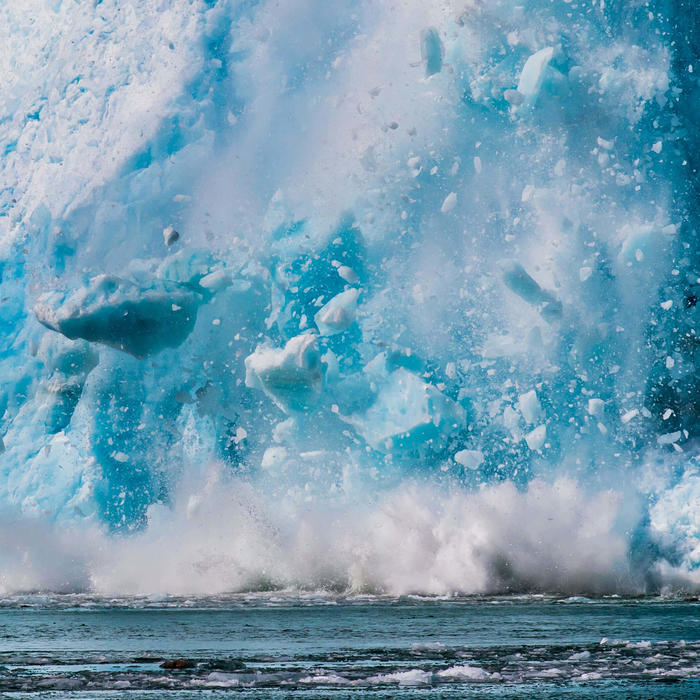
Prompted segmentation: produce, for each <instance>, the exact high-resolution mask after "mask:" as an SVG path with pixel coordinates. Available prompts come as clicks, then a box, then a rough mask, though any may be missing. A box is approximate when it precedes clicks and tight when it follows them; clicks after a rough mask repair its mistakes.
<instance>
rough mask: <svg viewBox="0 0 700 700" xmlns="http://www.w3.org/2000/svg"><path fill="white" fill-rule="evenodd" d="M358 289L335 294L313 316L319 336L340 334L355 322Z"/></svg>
mask: <svg viewBox="0 0 700 700" xmlns="http://www.w3.org/2000/svg"><path fill="white" fill-rule="evenodd" d="M359 296H360V290H359V289H347V290H346V291H344V292H341V293H340V294H336V295H335V296H334V297H333V298H332V299H331V300H330V301H329V302H328V303H327V304H325V305H324V306H323V307H321V309H319V311H318V313H317V314H316V315H315V316H314V321H315V322H316V327H317V328H318V332H319V333H320V334H321V335H335V334H336V333H342V332H343V331H344V330H345V329H347V328H348V327H349V326H351V325H352V324H353V323H354V321H355V311H356V310H357V298H358V297H359Z"/></svg>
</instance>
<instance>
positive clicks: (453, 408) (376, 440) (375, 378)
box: [341, 355, 466, 452]
mask: <svg viewBox="0 0 700 700" xmlns="http://www.w3.org/2000/svg"><path fill="white" fill-rule="evenodd" d="M365 373H368V374H369V376H370V377H371V379H372V389H374V390H375V392H376V393H375V398H374V400H373V401H372V403H371V405H369V406H368V407H367V408H366V409H365V410H363V411H357V412H355V413H352V414H350V415H345V416H341V418H342V419H343V420H345V421H346V422H348V423H350V424H351V425H352V426H353V427H354V428H355V430H356V431H357V432H358V433H359V434H360V435H361V436H362V437H363V438H364V440H365V441H366V442H367V444H368V445H370V446H371V447H373V448H374V449H376V450H378V451H380V452H392V451H413V450H415V451H419V452H420V451H426V450H427V451H436V450H439V449H440V448H442V447H443V446H444V444H445V441H446V439H447V438H448V437H449V436H450V435H451V434H453V433H455V432H458V431H459V430H460V429H461V428H463V427H464V422H465V417H466V414H465V411H464V409H463V408H462V407H461V406H460V405H459V404H457V403H455V402H454V401H452V400H451V399H450V398H448V397H447V396H445V395H444V394H443V393H441V392H440V391H439V390H438V389H437V388H436V387H435V386H433V385H432V384H427V383H426V382H424V381H423V380H422V379H421V378H420V377H418V376H416V375H415V374H413V373H412V372H410V371H408V370H407V369H404V368H403V367H399V368H397V369H393V370H392V369H391V367H390V366H389V365H388V363H387V362H386V358H385V357H384V356H383V355H380V356H379V357H378V358H376V359H375V360H374V361H373V362H372V363H371V364H370V366H368V367H367V368H365Z"/></svg>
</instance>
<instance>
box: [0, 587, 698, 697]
mask: <svg viewBox="0 0 700 700" xmlns="http://www.w3.org/2000/svg"><path fill="white" fill-rule="evenodd" d="M0 606H1V607H0V630H1V634H2V636H1V638H0V697H7V698H59V697H60V698H144V699H145V698H159V697H164V698H192V697H243V698H283V697H294V698H364V697H368V698H395V697H409V698H470V697H485V698H521V697H528V698H580V697H583V698H611V699H612V698H645V699H650V698H674V699H680V698H696V697H698V694H699V693H700V625H699V624H698V621H699V620H700V604H699V603H698V601H697V600H680V599H662V598H645V599H639V598H638V599H629V598H628V599H625V598H617V597H612V598H599V599H587V598H583V597H573V598H571V597H569V598H565V597H553V596H513V597H483V598H481V597H472V598H452V599H450V598H445V599H435V598H423V597H418V596H415V597H406V598H389V597H386V598H381V597H380V598H377V597H374V596H350V597H337V596H330V595H322V594H309V595H306V596H301V597H300V596H298V595H291V594H286V595H285V594H280V595H272V594H269V593H268V594H248V595H236V596H222V597H211V598H168V597H162V598H160V599H158V598H153V597H151V598H137V599H134V598H129V599H104V598H97V597H90V596H84V595H68V596H37V595H34V596H25V597H14V598H7V599H3V600H2V601H0ZM169 664H170V665H171V666H172V665H178V664H179V666H180V668H172V667H171V668H167V666H168V665H169ZM163 666H166V668H164V667H163Z"/></svg>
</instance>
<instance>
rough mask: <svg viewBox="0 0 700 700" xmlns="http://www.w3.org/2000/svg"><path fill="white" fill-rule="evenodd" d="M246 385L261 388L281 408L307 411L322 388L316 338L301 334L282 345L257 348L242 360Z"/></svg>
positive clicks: (321, 364)
mask: <svg viewBox="0 0 700 700" xmlns="http://www.w3.org/2000/svg"><path fill="white" fill-rule="evenodd" d="M245 368H246V375H245V383H246V386H248V387H251V388H254V389H260V390H261V391H264V392H265V393H266V394H267V395H268V396H269V397H270V398H271V399H272V400H273V401H274V402H275V403H276V404H277V405H278V406H279V407H280V408H281V409H282V410H283V411H285V412H287V413H290V412H294V411H307V410H309V409H310V408H312V407H313V406H315V405H316V404H317V403H318V400H319V398H320V396H321V392H322V390H323V379H324V372H323V363H322V362H321V356H320V354H319V351H318V337H317V336H316V334H314V333H302V334H301V335H298V336H296V337H294V338H292V339H291V340H289V341H287V343H286V345H285V346H284V348H269V347H258V348H257V349H256V350H255V352H254V353H253V354H252V355H249V356H248V357H247V358H246V360H245Z"/></svg>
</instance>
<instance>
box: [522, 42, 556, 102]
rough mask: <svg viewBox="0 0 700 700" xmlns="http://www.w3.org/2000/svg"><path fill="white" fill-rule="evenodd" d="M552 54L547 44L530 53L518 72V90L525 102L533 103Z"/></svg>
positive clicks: (551, 48)
mask: <svg viewBox="0 0 700 700" xmlns="http://www.w3.org/2000/svg"><path fill="white" fill-rule="evenodd" d="M553 56H554V48H553V47H551V46H547V47H545V48H544V49H540V50H539V51H537V52H536V53H534V54H532V56H530V57H529V58H528V59H527V61H525V65H524V66H523V70H522V72H521V73H520V80H519V81H518V92H519V93H520V94H521V95H523V97H524V98H525V102H526V103H530V104H534V102H535V101H536V100H537V97H538V95H539V94H540V90H541V89H542V83H543V82H544V80H545V73H546V71H547V68H548V66H549V64H550V61H551V60H552V57H553Z"/></svg>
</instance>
